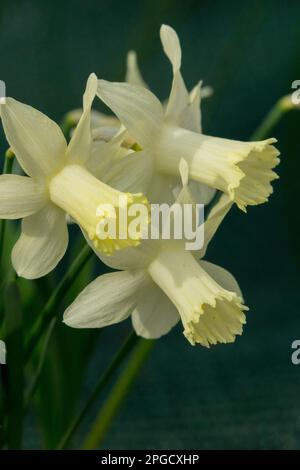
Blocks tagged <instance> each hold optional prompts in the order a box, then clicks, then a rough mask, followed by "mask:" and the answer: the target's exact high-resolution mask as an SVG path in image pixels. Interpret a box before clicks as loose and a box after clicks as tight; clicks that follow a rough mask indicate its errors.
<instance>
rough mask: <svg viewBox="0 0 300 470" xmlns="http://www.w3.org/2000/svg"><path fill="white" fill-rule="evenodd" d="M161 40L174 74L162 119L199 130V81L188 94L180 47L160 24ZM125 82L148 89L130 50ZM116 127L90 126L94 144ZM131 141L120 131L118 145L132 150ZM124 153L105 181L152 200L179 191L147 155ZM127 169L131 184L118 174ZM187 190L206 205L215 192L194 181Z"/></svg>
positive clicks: (168, 197)
mask: <svg viewBox="0 0 300 470" xmlns="http://www.w3.org/2000/svg"><path fill="white" fill-rule="evenodd" d="M161 41H162V45H163V48H164V52H165V53H166V55H167V57H168V59H169V60H170V62H171V64H172V68H173V75H174V77H173V85H172V91H171V94H170V99H169V100H168V101H167V102H166V103H165V104H164V106H163V107H164V112H165V115H166V119H168V120H169V121H170V122H172V123H173V124H174V125H177V124H178V125H182V126H183V127H185V128H186V129H189V130H191V131H195V132H201V113H200V97H201V96H202V91H203V89H201V83H199V84H198V85H197V86H195V87H194V89H193V90H192V91H191V93H188V91H187V89H186V87H185V84H184V81H183V79H182V76H181V72H180V66H181V48H180V43H179V39H178V37H177V34H176V32H175V31H174V30H173V29H172V28H170V27H169V26H162V28H161ZM126 81H127V82H128V83H130V84H133V85H136V86H138V87H143V88H148V87H147V85H146V83H145V82H144V80H143V78H142V76H141V73H140V71H139V69H138V65H137V58H136V54H135V52H134V51H130V53H129V54H128V57H127V74H126ZM206 91H207V93H206V92H205V95H206V96H207V95H208V91H209V90H208V88H206ZM99 124H100V121H99ZM116 129H117V128H116V127H113V126H111V127H107V126H103V125H102V126H101V125H100V127H99V128H97V129H94V131H93V135H94V137H95V143H94V145H95V147H97V145H98V139H99V140H106V141H109V139H110V138H112V136H114V135H115V133H116ZM134 143H135V139H134V138H133V137H132V136H131V135H130V133H129V132H127V134H124V140H123V142H122V147H125V148H128V147H132V148H133V149H134V148H135V147H136V145H134ZM137 147H139V146H137ZM139 150H140V149H139ZM96 153H97V150H96V148H95V159H96ZM124 156H125V158H124V159H119V161H118V162H116V165H114V166H113V167H112V168H111V171H110V178H111V180H110V181H109V183H110V184H111V185H112V186H114V187H116V188H117V189H122V190H125V189H126V190H127V191H142V192H143V193H145V194H146V195H147V197H148V198H149V200H150V201H151V202H152V203H162V202H167V203H173V202H174V198H176V197H177V195H178V194H179V192H180V187H181V183H180V177H179V176H173V175H170V174H169V175H168V174H165V173H163V172H161V171H160V170H159V169H158V168H157V167H155V166H154V165H153V161H152V159H151V158H149V154H148V153H146V154H145V152H140V151H137V152H136V153H133V152H131V154H130V155H129V154H127V155H125V154H124ZM129 169H130V170H129ZM128 172H130V174H131V175H132V178H131V181H130V182H131V183H132V184H133V186H130V185H128V184H127V183H129V180H128V178H127V179H126V178H124V177H122V175H123V174H124V173H127V174H128ZM114 175H116V177H115V176H114ZM120 181H121V182H122V183H123V184H124V183H125V184H126V186H124V187H123V186H121V187H119V186H118V184H119V182H120ZM190 190H191V191H192V193H193V196H194V198H195V200H196V201H199V202H201V203H203V204H208V203H209V202H210V201H211V200H212V198H213V196H214V194H215V192H216V190H215V189H214V188H211V187H209V186H207V185H205V184H203V183H199V182H195V181H191V182H190Z"/></svg>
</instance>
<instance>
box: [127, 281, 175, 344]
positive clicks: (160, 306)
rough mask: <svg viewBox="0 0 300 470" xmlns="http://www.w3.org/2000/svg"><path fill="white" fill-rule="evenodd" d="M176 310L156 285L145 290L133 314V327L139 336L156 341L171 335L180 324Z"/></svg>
mask: <svg viewBox="0 0 300 470" xmlns="http://www.w3.org/2000/svg"><path fill="white" fill-rule="evenodd" d="M179 320H180V316H179V313H178V312H177V310H176V308H175V307H174V305H173V304H172V302H171V301H170V300H169V298H168V297H167V296H166V295H165V294H164V292H163V291H162V290H161V289H160V288H159V287H158V286H156V285H155V284H154V283H152V284H151V285H149V287H148V288H147V289H145V292H144V295H143V297H142V298H141V299H140V300H139V302H138V304H137V306H136V308H135V309H134V311H133V313H132V325H133V328H134V330H135V332H136V334H137V335H139V336H142V337H143V338H151V339H156V338H160V337H161V336H163V335H166V334H167V333H169V331H170V330H171V329H172V328H173V327H174V326H175V325H176V324H177V323H178V322H179Z"/></svg>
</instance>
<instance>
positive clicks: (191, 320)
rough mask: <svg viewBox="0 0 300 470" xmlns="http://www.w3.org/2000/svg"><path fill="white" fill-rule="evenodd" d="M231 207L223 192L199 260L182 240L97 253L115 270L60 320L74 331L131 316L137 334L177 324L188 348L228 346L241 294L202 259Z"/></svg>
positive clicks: (240, 317)
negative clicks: (196, 346) (190, 345)
mask: <svg viewBox="0 0 300 470" xmlns="http://www.w3.org/2000/svg"><path fill="white" fill-rule="evenodd" d="M184 191H186V188H183V193H184ZM179 200H181V198H180V197H179ZM231 205H232V202H231V201H230V199H229V197H228V196H227V195H224V194H223V195H222V196H221V198H220V200H219V202H218V203H217V204H216V205H215V207H214V208H213V209H212V210H211V212H210V214H209V216H208V219H207V221H206V222H205V245H204V247H203V248H202V249H201V251H200V252H198V253H197V255H198V257H199V258H200V260H197V259H196V258H195V256H193V254H194V252H193V254H192V252H190V251H186V250H185V249H184V244H183V242H181V241H180V242H178V241H166V240H161V241H156V242H154V241H144V242H142V244H141V245H140V246H139V247H137V248H134V249H132V248H126V249H125V250H122V251H121V252H118V253H116V252H115V253H114V254H113V255H112V256H111V257H110V258H108V257H104V256H102V255H100V254H98V256H99V257H100V258H101V260H102V261H104V262H105V263H106V264H107V265H109V266H110V267H112V268H114V269H119V270H121V271H119V272H114V273H110V274H105V275H102V276H100V277H98V278H97V279H95V280H94V281H93V282H92V283H90V284H89V285H88V286H87V287H86V288H85V289H84V290H83V292H82V293H81V294H80V295H79V296H78V297H77V299H75V301H74V302H73V303H72V304H71V305H70V306H69V307H68V309H67V310H66V311H65V314H64V322H65V323H66V324H67V325H69V326H71V327H74V328H102V327H104V326H107V325H112V324H115V323H118V322H120V321H122V320H125V319H126V318H128V317H129V316H130V315H131V318H132V324H133V327H134V329H135V331H136V333H137V334H138V335H140V336H142V337H144V338H159V337H161V336H162V335H165V334H166V333H168V332H169V331H170V330H171V328H172V327H173V326H175V325H176V323H177V322H178V321H180V320H181V322H182V324H183V328H184V335H185V336H186V338H187V339H188V341H189V342H190V343H191V344H192V345H194V344H197V343H199V344H201V345H202V346H206V347H209V346H210V345H213V344H216V343H230V342H233V341H234V340H235V337H236V336H237V335H240V334H242V330H243V324H244V323H245V314H244V311H245V310H247V307H246V306H245V305H244V303H243V297H242V294H241V291H240V289H239V286H238V284H237V282H236V280H235V279H234V277H233V276H232V275H231V274H230V273H229V272H227V271H226V270H225V269H223V268H221V267H219V266H216V265H214V264H211V263H209V262H207V261H203V260H202V258H203V256H204V255H205V252H206V248H207V245H208V243H209V241H210V240H211V238H212V236H213V235H214V233H215V231H216V230H217V228H218V226H219V224H220V223H221V221H222V219H223V218H224V216H225V215H226V213H227V212H228V210H229V209H230V207H231Z"/></svg>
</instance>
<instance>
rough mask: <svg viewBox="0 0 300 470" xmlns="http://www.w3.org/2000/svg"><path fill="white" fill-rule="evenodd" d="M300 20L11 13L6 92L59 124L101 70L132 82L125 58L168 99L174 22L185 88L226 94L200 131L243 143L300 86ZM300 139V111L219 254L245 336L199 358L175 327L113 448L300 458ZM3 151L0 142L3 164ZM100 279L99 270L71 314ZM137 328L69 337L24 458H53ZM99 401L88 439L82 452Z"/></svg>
mask: <svg viewBox="0 0 300 470" xmlns="http://www.w3.org/2000/svg"><path fill="white" fill-rule="evenodd" d="M299 20H300V3H299V2H298V1H296V0H295V1H293V0H291V1H289V2H286V1H280V0H275V1H271V0H270V1H269V0H252V1H243V2H241V1H234V0H231V1H230V2H228V1H226V2H225V1H223V2H221V1H220V2H210V1H201V0H199V1H196V0H185V1H179V0H143V1H138V0H132V1H127V2H124V1H121V0H120V1H117V0H106V1H101V0H97V1H88V0H86V1H79V0H77V1H76V0H74V1H64V2H62V1H56V0H52V1H51V2H50V1H48V2H44V1H38V0H35V1H34V0H32V1H28V0H23V1H16V0H9V1H8V0H2V1H1V4H0V58H1V61H0V79H1V80H4V81H5V83H6V86H7V95H8V96H13V97H15V98H17V99H18V100H20V101H23V102H25V103H28V104H30V105H32V106H34V107H36V108H38V109H40V110H41V111H43V112H44V113H46V114H47V115H48V116H50V117H51V118H53V119H54V120H56V121H60V120H61V119H62V117H63V115H64V114H65V113H66V112H67V111H68V110H70V109H73V108H78V107H80V106H81V100H82V92H83V90H84V87H85V82H86V79H87V76H88V75H89V73H91V72H95V73H96V74H97V75H98V76H99V77H101V78H105V79H107V80H115V81H118V80H122V79H123V78H124V74H125V59H126V53H127V52H128V50H130V49H135V50H136V51H137V53H138V59H139V65H140V68H141V71H142V74H143V76H144V78H145V80H146V81H147V83H148V84H149V85H150V86H151V89H152V90H153V91H154V92H156V93H157V94H158V96H159V97H160V98H162V99H164V98H166V97H167V96H168V93H169V90H170V84H171V68H170V65H169V63H168V61H167V59H166V57H165V56H164V54H163V52H162V48H161V45H160V41H159V27H160V25H161V24H162V23H167V24H169V25H171V26H173V27H174V28H175V29H176V31H177V33H178V34H179V37H180V40H181V44H182V49H183V66H182V72H183V76H184V78H185V80H186V83H187V86H188V88H191V87H192V86H193V85H195V83H196V82H197V81H198V80H199V79H203V80H204V84H206V85H211V86H212V87H213V89H214V95H213V96H212V97H211V98H209V99H207V100H205V102H204V103H203V126H204V132H205V133H208V134H212V135H216V136H220V137H227V138H232V139H241V140H243V139H244V140H247V139H249V138H250V136H251V134H252V133H253V132H254V130H255V129H256V127H257V126H258V125H259V124H260V123H261V121H262V119H263V118H264V116H265V115H266V114H267V112H268V111H269V110H270V108H271V107H272V106H273V105H274V103H275V102H276V101H277V99H279V98H280V97H281V96H282V95H285V94H287V93H290V92H291V91H292V90H291V83H292V81H293V80H296V79H300V29H299ZM99 109H101V108H99ZM299 128H300V112H299V111H293V112H291V113H289V114H288V115H286V116H285V117H284V118H283V119H282V121H281V122H280V123H279V124H278V125H277V126H276V127H275V128H274V129H273V130H272V136H274V137H276V138H277V139H278V141H279V142H278V147H279V149H280V151H281V153H282V162H281V165H280V167H279V169H278V172H279V175H280V180H279V181H277V182H275V183H274V188H275V193H274V195H273V196H272V197H271V198H270V202H269V203H268V204H265V205H261V206H259V207H255V208H250V209H249V211H248V214H247V215H244V214H243V213H241V212H240V211H238V210H237V209H233V210H232V211H231V213H230V214H229V216H228V217H227V218H226V219H225V221H224V223H223V225H222V226H221V228H220V230H219V231H218V233H217V235H216V237H215V238H214V240H213V242H212V244H211V245H210V249H209V252H208V255H207V259H208V260H209V261H212V262H215V263H216V264H219V265H221V266H223V267H225V268H226V269H228V270H229V271H230V272H232V273H233V274H234V275H235V277H236V278H237V279H238V281H239V284H240V286H241V288H242V290H243V293H244V297H245V300H246V303H247V305H249V307H250V312H249V314H248V322H247V325H246V327H245V331H244V334H243V336H242V337H239V338H238V339H237V341H236V342H235V343H234V344H232V345H224V346H223V345H219V346H217V347H213V348H211V349H210V350H206V349H204V348H202V347H200V346H199V347H192V346H190V345H189V343H188V342H187V341H186V340H185V339H184V337H183V335H182V328H181V326H178V327H177V328H175V329H174V330H173V331H172V332H171V334H169V335H168V336H166V337H164V338H162V339H161V340H159V341H158V342H157V343H156V344H155V347H154V349H153V351H152V353H151V355H150V356H149V360H148V361H147V364H146V366H145V367H144V369H143V370H142V372H141V373H140V375H139V377H138V380H137V382H136V384H135V387H134V388H133V389H132V390H131V392H130V394H129V395H128V397H127V399H126V401H125V402H124V404H123V406H122V407H121V409H120V410H119V413H118V415H117V417H116V419H115V421H114V424H113V425H112V427H111V428H110V429H109V432H108V433H107V436H106V439H105V441H104V443H103V447H104V448H107V449H299V448H300V393H299V391H300V365H299V366H295V365H293V364H292V362H291V354H292V349H291V343H292V342H293V341H294V340H295V339H300V311H299V303H300V288H299V281H300V244H299V240H300V211H299V189H300V183H299V181H300V177H299V174H300V139H299ZM1 132H2V131H1ZM6 145H7V144H6V142H5V139H4V137H3V134H2V133H1V142H0V146H1V154H2V155H3V153H4V151H5V149H6ZM11 230H12V229H11ZM71 231H72V232H73V238H74V242H73V244H72V247H70V249H69V252H68V255H69V259H72V258H73V257H74V253H75V252H76V250H77V249H79V246H80V244H81V243H82V240H81V237H80V236H79V233H78V230H76V228H74V227H73V228H72V229H71ZM14 237H15V235H14V234H13V233H12V235H11V240H10V242H11V243H12V241H13V238H14ZM8 255H9V252H8V251H7V256H8ZM94 264H95V265H94ZM66 266H67V261H65V262H64V263H62V265H61V266H60V267H59V268H57V269H56V271H55V272H54V274H53V275H52V276H51V277H50V279H49V280H48V281H47V282H46V281H43V280H42V281H38V282H36V283H30V282H27V281H24V282H23V281H22V282H23V283H22V295H23V296H24V298H25V300H26V299H27V300H28V299H29V300H28V301H27V303H26V308H25V310H24V312H23V315H24V323H25V324H26V323H28V324H30V322H31V321H33V319H34V318H35V317H36V315H38V313H39V309H40V307H41V305H42V304H43V295H45V297H47V292H51V288H52V287H53V285H54V284H55V282H57V280H59V279H60V277H61V274H62V272H63V270H64V269H65V268H66ZM104 269H105V268H103V266H101V265H100V263H95V262H94V261H93V262H91V263H90V264H89V266H88V267H87V268H86V269H85V271H84V272H83V273H82V276H81V277H80V280H79V281H78V282H80V285H78V286H77V287H76V286H74V289H73V290H74V291H73V293H71V294H70V295H69V297H68V298H65V299H63V302H64V303H66V304H67V303H68V302H69V301H70V300H72V299H71V297H72V298H74V296H75V295H76V293H77V292H78V291H79V290H80V289H81V288H82V286H84V285H86V284H87V283H88V282H89V280H90V279H91V278H93V277H94V276H95V273H96V272H97V273H100V272H103V271H104ZM29 291H30V292H31V296H30V295H29V294H28V292H29ZM63 310H64V308H63V305H62V306H61V309H60V310H59V311H58V312H57V314H58V315H62V313H63ZM162 315H163V312H162ZM129 330H130V322H129V321H127V322H125V323H123V324H121V325H118V326H113V327H110V328H107V329H106V330H105V331H102V332H101V334H100V332H99V331H83V330H79V331H75V330H71V329H68V328H67V327H65V326H62V325H59V326H58V328H57V329H56V331H55V335H54V336H53V338H52V341H51V347H50V350H49V354H48V357H47V361H46V365H45V368H44V371H43V376H42V381H41V385H40V387H39V390H38V393H37V394H36V399H35V406H32V407H31V409H30V412H29V414H28V415H27V418H26V421H25V429H24V432H23V446H24V447H25V448H28V449H31V448H45V447H48V448H53V447H55V445H56V444H57V442H58V440H59V437H60V436H61V433H62V431H63V430H64V429H65V428H66V426H67V424H68V423H69V422H70V419H71V417H72V416H73V414H74V413H75V412H76V410H78V407H79V406H80V404H81V403H83V402H84V400H85V397H86V396H87V394H88V393H89V391H90V390H91V389H92V387H93V385H94V384H95V382H96V381H97V378H98V377H99V375H100V374H101V372H102V371H103V369H104V368H105V365H106V364H107V362H108V361H109V359H110V358H111V356H112V354H113V353H114V351H115V350H116V348H117V347H118V345H119V344H120V342H121V341H122V340H123V338H124V336H125V335H126V333H127V331H129ZM102 399H103V397H102ZM100 403H101V400H100V401H98V402H97V403H96V404H95V406H94V409H93V410H92V412H91V413H90V414H89V416H88V417H87V419H86V420H85V421H84V423H83V425H82V426H81V427H80V429H79V432H78V433H77V435H76V439H75V440H74V442H73V446H74V447H75V448H76V447H77V446H79V445H80V443H81V442H82V437H83V436H84V435H85V433H86V431H87V430H88V429H89V428H90V425H91V423H92V421H93V418H94V416H95V413H96V412H97V410H98V409H99V406H100Z"/></svg>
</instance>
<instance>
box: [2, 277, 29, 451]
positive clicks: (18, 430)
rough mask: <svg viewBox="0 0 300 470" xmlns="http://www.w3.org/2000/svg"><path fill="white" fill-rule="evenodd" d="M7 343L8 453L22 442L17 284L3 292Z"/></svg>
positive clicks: (21, 356)
mask: <svg viewBox="0 0 300 470" xmlns="http://www.w3.org/2000/svg"><path fill="white" fill-rule="evenodd" d="M3 329H4V341H5V343H6V350H7V356H6V366H3V367H5V368H6V374H5V384H4V386H5V392H6V393H5V395H6V400H5V409H4V412H5V424H6V426H5V427H6V442H7V446H8V448H9V449H19V448H20V447H21V440H22V421H23V386H24V351H23V346H24V343H23V316H22V309H21V297H20V293H19V288H18V285H17V282H16V281H11V282H10V283H9V284H7V286H6V288H5V292H4V325H3Z"/></svg>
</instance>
